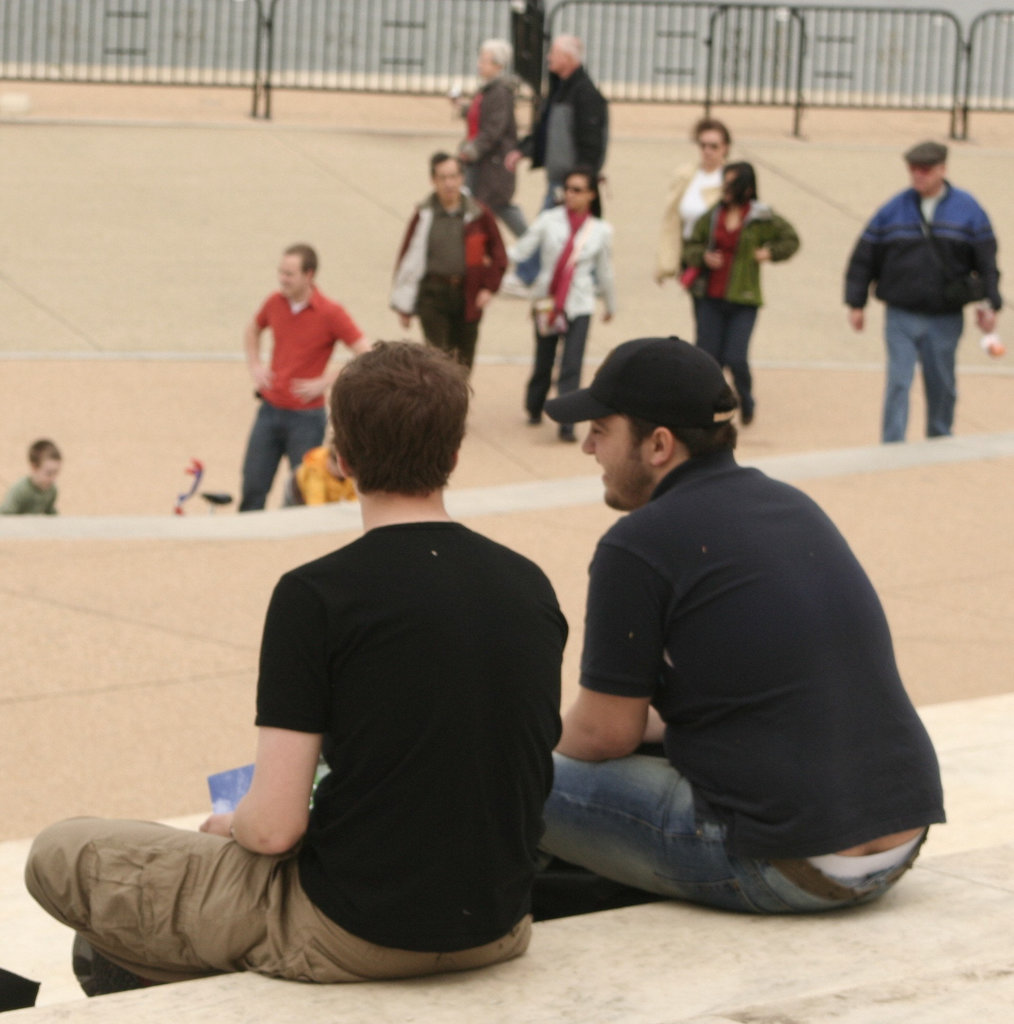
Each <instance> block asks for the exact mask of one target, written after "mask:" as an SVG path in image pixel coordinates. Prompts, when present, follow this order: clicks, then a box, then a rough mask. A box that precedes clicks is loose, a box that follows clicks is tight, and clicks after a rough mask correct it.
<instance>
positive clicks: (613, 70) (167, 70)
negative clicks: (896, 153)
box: [0, 0, 1014, 137]
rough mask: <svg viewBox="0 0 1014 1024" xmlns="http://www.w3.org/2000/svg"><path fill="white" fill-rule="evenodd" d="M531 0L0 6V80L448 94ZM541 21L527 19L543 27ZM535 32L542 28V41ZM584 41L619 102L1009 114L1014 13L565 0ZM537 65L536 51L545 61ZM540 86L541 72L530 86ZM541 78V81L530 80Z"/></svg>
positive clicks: (533, 9)
mask: <svg viewBox="0 0 1014 1024" xmlns="http://www.w3.org/2000/svg"><path fill="white" fill-rule="evenodd" d="M542 7H543V5H542V3H541V2H539V0H0V79H19V80H35V81H40V80H41V81H64V82H122V83H132V84H161V85H216V86H241V87H251V88H252V90H253V113H254V114H255V115H256V114H257V113H263V114H265V115H269V114H270V101H271V89H272V87H274V88H286V89H318V90H360V91H382V92H395V93H413V94H422V95H439V94H441V93H444V92H446V91H447V90H448V89H450V88H452V87H454V86H456V85H461V84H464V83H466V82H469V81H471V80H472V78H473V74H474V62H475V54H476V51H477V49H478V46H479V43H480V42H481V41H482V40H483V39H485V38H489V37H501V38H505V37H506V38H511V37H513V38H514V40H515V41H516V42H517V41H518V40H519V39H520V38H522V37H521V36H520V35H519V27H522V26H523V27H524V29H525V33H524V36H523V39H524V42H525V47H526V51H529V52H533V51H540V50H541V48H540V47H538V46H535V45H534V41H535V39H537V38H538V37H539V35H540V33H539V31H538V27H537V26H538V23H539V22H540V21H542V19H543V12H542ZM533 19H535V20H533ZM533 25H534V26H535V30H534V32H533ZM560 32H569V33H573V34H575V35H578V36H580V37H581V38H582V39H583V40H584V41H585V44H586V47H587V56H586V63H587V65H588V67H589V68H590V70H591V71H592V74H593V75H594V77H595V78H596V80H597V81H598V82H599V83H600V85H601V87H602V90H603V92H604V93H605V94H606V95H607V96H608V97H609V99H610V100H612V101H615V102H624V101H632V102H666V103H673V102H676V103H695V104H696V103H699V104H702V105H703V106H704V107H705V109H708V108H710V107H711V106H712V105H719V104H720V105H766V106H785V107H790V108H792V109H793V110H794V112H795V129H796V131H797V132H798V131H799V127H800V122H801V117H802V113H803V111H804V110H805V109H806V108H820V107H851V108H860V109H912V110H939V111H942V112H947V113H948V114H949V115H950V120H951V125H950V127H951V134H952V135H955V136H961V137H964V136H966V135H967V131H968V125H969V118H970V114H971V112H973V111H977V110H981V111H1006V112H1011V111H1014V10H996V11H988V12H986V13H984V14H982V15H980V16H979V17H977V18H976V19H975V20H974V21H973V22H972V24H971V25H970V26H969V30H968V36H967V39H966V38H965V37H964V35H963V33H962V28H961V25H960V24H959V22H958V21H957V19H956V18H955V17H954V15H953V14H951V13H950V12H948V11H944V10H934V9H925V10H920V9H911V8H906V9H892V8H883V7H872V6H869V7H856V6H851V5H843V6H840V7H817V6H805V5H803V6H794V5H775V4H724V3H713V2H712V3H708V2H679V0H562V2H560V3H558V4H557V5H556V6H555V7H554V8H553V9H552V11H551V13H550V14H549V16H548V18H545V21H544V26H543V30H542V33H541V36H542V37H548V36H551V35H554V34H557V33H560ZM539 56H540V57H541V52H539ZM529 78H530V80H531V76H529ZM533 84H538V83H537V82H533Z"/></svg>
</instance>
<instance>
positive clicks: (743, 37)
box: [548, 0, 1014, 135]
mask: <svg viewBox="0 0 1014 1024" xmlns="http://www.w3.org/2000/svg"><path fill="white" fill-rule="evenodd" d="M604 9H605V10H604ZM996 17H997V18H1007V19H1008V21H1010V20H1011V19H1012V18H1014V12H997V14H996ZM620 20H622V21H624V22H625V23H628V24H636V25H637V26H638V27H639V30H640V33H641V36H640V61H639V63H638V64H637V65H636V67H631V66H630V64H629V63H628V61H627V59H626V54H625V53H623V51H622V50H621V51H620V53H619V54H618V53H617V49H616V48H615V47H614V45H613V42H612V39H613V34H614V31H615V24H616V23H617V22H618V21H620ZM980 20H982V21H984V19H977V21H976V23H975V25H973V29H974V28H975V27H976V26H977V25H978V24H979V21H980ZM1010 27H1014V22H1011V25H1010ZM983 29H984V30H983V31H982V32H980V33H979V35H978V36H976V37H974V38H970V40H969V43H968V44H967V45H966V44H965V42H964V39H963V36H962V31H961V25H960V24H959V22H958V21H957V19H956V18H955V17H954V15H953V14H951V13H950V12H948V11H942V10H919V9H912V8H906V9H894V8H883V7H855V6H848V7H817V6H787V5H784V4H778V5H775V4H771V5H764V4H720V5H715V4H706V3H694V4H684V3H678V4H674V3H666V2H664V0H661V2H660V0H619V2H618V3H613V2H609V3H603V2H602V0H563V2H562V3H560V4H558V5H557V6H556V7H555V8H554V9H553V11H552V13H551V15H550V18H549V24H548V31H549V33H550V34H557V33H561V32H566V33H570V34H573V35H577V36H580V37H581V38H582V39H585V40H593V41H594V42H591V44H590V46H589V58H588V64H589V66H590V67H592V68H593V69H594V71H595V73H596V75H597V78H598V80H599V81H600V82H601V83H602V86H603V91H604V92H605V93H606V94H607V95H608V96H610V98H622V99H626V100H634V101H638V102H648V103H650V102H670V103H671V102H682V103H702V104H703V105H704V107H705V109H706V110H707V109H710V107H711V106H712V105H732V106H743V105H747V106H786V107H792V108H793V109H794V111H795V130H796V131H797V133H798V131H799V126H800V121H801V117H802V112H803V110H804V109H805V108H807V107H814V108H816V107H837V108H854V109H911V110H940V111H944V112H947V113H948V114H950V117H951V134H952V135H953V134H956V127H957V122H958V116H959V111H962V110H963V107H964V103H965V97H966V93H965V92H963V90H962V68H963V66H965V65H967V66H968V67H969V68H972V67H978V66H979V63H980V62H979V60H978V52H977V45H978V46H981V45H982V43H981V39H982V38H984V37H986V36H987V35H988V31H987V30H985V25H984V26H983ZM600 38H601V41H597V40H600ZM1001 70H1002V71H1003V72H1005V74H1006V78H1003V77H1002V76H1000V75H998V74H997V72H998V71H1001ZM981 86H982V94H983V95H984V96H986V97H988V100H989V104H990V105H989V107H988V109H994V110H1014V50H1012V49H1011V47H1010V38H1009V37H1008V41H1007V48H1006V50H1003V48H1002V46H996V47H995V48H994V52H993V54H992V60H991V63H990V70H989V72H988V74H983V75H982V79H981ZM968 103H969V109H982V107H981V106H980V105H979V101H978V99H977V97H975V96H970V97H969V98H968ZM966 120H967V119H966Z"/></svg>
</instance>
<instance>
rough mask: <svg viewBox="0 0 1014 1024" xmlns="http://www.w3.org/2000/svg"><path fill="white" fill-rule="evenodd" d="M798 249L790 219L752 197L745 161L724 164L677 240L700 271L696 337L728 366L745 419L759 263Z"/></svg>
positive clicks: (749, 407) (749, 418)
mask: <svg viewBox="0 0 1014 1024" xmlns="http://www.w3.org/2000/svg"><path fill="white" fill-rule="evenodd" d="M798 248H799V236H798V235H797V234H796V232H795V229H794V228H793V227H792V225H791V224H790V223H789V222H788V221H787V220H785V219H784V218H782V217H779V216H778V215H777V214H776V213H775V212H774V211H773V210H772V209H771V207H770V206H767V205H766V204H765V203H761V202H758V201H757V176H756V174H755V173H754V169H753V166H752V165H751V164H748V163H735V164H729V165H728V166H727V167H726V168H725V171H724V172H723V178H722V198H721V200H720V202H719V203H718V204H717V205H716V206H714V207H712V208H711V209H710V210H709V211H708V212H707V213H706V214H704V216H703V217H701V218H700V220H698V222H697V224H696V226H695V227H694V230H693V234H691V236H690V238H689V239H687V241H686V242H684V245H683V260H684V262H685V263H686V264H687V266H689V267H697V268H699V269H700V270H701V274H700V276H699V277H698V278H697V280H696V281H694V283H693V287H692V291H693V292H694V294H695V295H697V296H699V298H700V301H699V302H698V303H697V344H698V346H699V347H700V348H702V349H704V351H705V352H707V353H708V354H709V355H712V356H714V357H715V359H716V360H718V362H719V363H720V364H721V365H722V366H723V367H728V368H729V370H730V372H731V373H732V380H733V383H734V384H735V386H736V392H737V393H738V395H739V405H740V420H741V422H742V424H743V426H747V425H749V424H750V423H752V422H753V417H754V405H755V403H754V398H753V381H752V377H751V375H750V364H749V363H748V361H747V349H748V348H749V346H750V335H751V334H752V333H753V327H754V324H755V323H756V322H757V310H758V309H759V308H760V306H761V304H762V299H761V289H760V265H761V264H762V263H767V262H769V261H770V262H778V261H779V260H787V259H788V258H789V257H790V256H791V255H792V254H793V253H794V252H795V251H796V250H797V249H798Z"/></svg>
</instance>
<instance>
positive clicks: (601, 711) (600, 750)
mask: <svg viewBox="0 0 1014 1024" xmlns="http://www.w3.org/2000/svg"><path fill="white" fill-rule="evenodd" d="M648 708H649V703H648V698H647V697H645V698H643V699H642V698H639V697H614V696H612V695H611V694H607V693H596V692H595V691H594V690H587V689H585V688H583V687H582V688H581V690H580V692H579V694H578V698H577V700H576V701H574V703H573V704H572V705H571V706H570V709H569V710H568V711H567V713H566V714H565V715H564V716H563V735H562V736H561V737H560V742H559V743H558V744H557V746H556V749H557V751H558V752H559V753H561V754H565V755H566V756H567V757H574V758H577V759H578V760H579V761H608V760H611V759H612V758H615V757H626V756H627V754H632V753H633V752H634V751H635V750H636V749H637V748H638V747H639V746H640V745H641V743H642V742H643V741H644V739H645V729H646V726H647V723H648Z"/></svg>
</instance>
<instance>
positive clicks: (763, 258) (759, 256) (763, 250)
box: [753, 245, 771, 263]
mask: <svg viewBox="0 0 1014 1024" xmlns="http://www.w3.org/2000/svg"><path fill="white" fill-rule="evenodd" d="M753 258H754V259H755V260H756V261H757V262H758V263H767V262H768V261H769V260H770V259H771V250H770V249H769V248H768V247H767V246H766V245H762V246H761V247H760V248H759V249H754V251H753Z"/></svg>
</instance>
